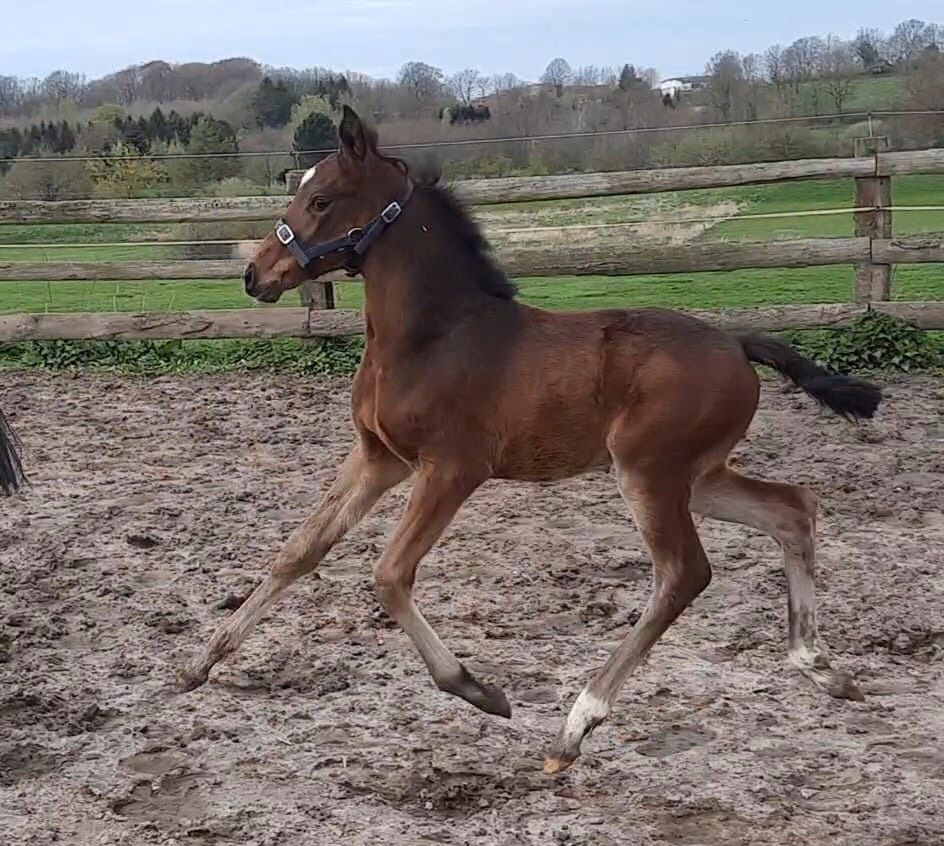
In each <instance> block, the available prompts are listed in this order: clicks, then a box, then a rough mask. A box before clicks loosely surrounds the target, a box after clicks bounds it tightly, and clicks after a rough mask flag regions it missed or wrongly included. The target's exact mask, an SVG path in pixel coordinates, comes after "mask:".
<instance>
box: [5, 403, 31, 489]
mask: <svg viewBox="0 0 944 846" xmlns="http://www.w3.org/2000/svg"><path fill="white" fill-rule="evenodd" d="M25 481H26V476H25V475H24V474H23V465H22V464H21V463H20V442H19V440H18V439H17V437H16V435H15V434H14V432H13V430H12V429H11V428H10V424H9V423H7V421H6V418H5V417H4V416H3V412H2V411H0V493H2V494H11V493H13V492H14V491H16V490H17V489H19V487H20V485H22V484H23V482H25Z"/></svg>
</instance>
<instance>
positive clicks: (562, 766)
mask: <svg viewBox="0 0 944 846" xmlns="http://www.w3.org/2000/svg"><path fill="white" fill-rule="evenodd" d="M575 760H577V759H576V758H570V759H568V758H545V759H544V774H545V775H557V774H558V773H562V772H564V770H566V769H567V768H568V767H569V766H570V765H571V764H572V763H573V762H574V761H575Z"/></svg>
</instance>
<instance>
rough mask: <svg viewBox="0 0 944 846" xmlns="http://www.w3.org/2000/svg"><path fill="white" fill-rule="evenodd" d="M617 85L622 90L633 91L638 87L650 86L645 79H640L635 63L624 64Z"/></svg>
mask: <svg viewBox="0 0 944 846" xmlns="http://www.w3.org/2000/svg"><path fill="white" fill-rule="evenodd" d="M617 85H618V86H619V89H620V91H632V90H633V89H636V88H642V87H648V86H646V83H645V81H643V80H642V79H640V77H639V74H637V73H636V68H635V66H634V65H623V69H622V70H621V71H620V75H619V82H618V83H617Z"/></svg>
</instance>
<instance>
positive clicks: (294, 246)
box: [275, 179, 413, 276]
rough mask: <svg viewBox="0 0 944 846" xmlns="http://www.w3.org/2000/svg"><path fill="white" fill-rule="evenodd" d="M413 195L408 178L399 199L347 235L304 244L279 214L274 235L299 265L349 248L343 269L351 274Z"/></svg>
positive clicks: (354, 272) (303, 265)
mask: <svg viewBox="0 0 944 846" xmlns="http://www.w3.org/2000/svg"><path fill="white" fill-rule="evenodd" d="M412 196H413V180H412V179H407V182H406V191H404V193H403V196H402V197H401V198H400V199H399V200H394V201H393V202H392V203H390V204H389V205H388V206H387V207H386V208H385V209H384V210H383V211H382V212H381V213H380V214H379V215H377V217H375V218H373V220H370V221H368V222H367V223H365V224H364V225H363V226H357V227H355V228H354V229H351V230H350V231H349V232H348V233H347V235H343V236H342V237H340V238H334V239H332V240H331V241H322V242H321V243H319V244H309V245H308V246H306V245H304V244H302V243H301V242H300V241H299V240H298V238H297V237H296V236H295V231H294V230H293V229H292V227H291V226H289V225H288V224H287V223H286V222H285V221H284V220H282V219H281V218H279V220H278V222H277V223H276V224H275V237H276V238H277V239H278V241H279V243H280V244H282V246H283V247H285V248H286V249H287V250H288V251H289V252H290V253H291V254H292V255H293V256H294V258H295V261H297V262H298V264H299V266H300V267H307V266H308V265H309V264H311V262H313V261H315V260H316V259H320V258H324V257H325V256H330V255H333V254H334V253H343V252H348V253H349V255H348V260H347V261H346V262H345V263H344V269H345V270H346V271H347V273H348V275H349V276H355V275H356V274H357V273H358V272H359V271H360V266H361V262H362V261H363V259H364V256H365V255H366V254H367V251H368V250H369V249H370V247H371V245H372V244H373V243H374V242H375V241H376V240H377V239H378V238H379V237H380V236H381V235H382V234H383V233H384V231H386V229H387V227H389V226H390V224H391V223H393V222H394V221H395V220H396V219H397V218H398V217H399V216H400V215H401V214H402V212H403V207H404V206H405V205H406V204H407V202H408V201H409V199H410V197H412Z"/></svg>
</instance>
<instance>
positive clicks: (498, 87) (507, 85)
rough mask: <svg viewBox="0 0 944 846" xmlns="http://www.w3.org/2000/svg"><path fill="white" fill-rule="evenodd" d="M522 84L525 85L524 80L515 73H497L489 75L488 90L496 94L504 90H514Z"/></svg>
mask: <svg viewBox="0 0 944 846" xmlns="http://www.w3.org/2000/svg"><path fill="white" fill-rule="evenodd" d="M522 85H524V82H522V80H520V79H519V78H518V77H517V76H515V75H514V74H513V73H499V74H495V76H492V77H489V80H488V90H490V91H493V92H495V93H496V94H498V93H500V92H502V91H512V90H514V89H515V88H520V87H521V86H522Z"/></svg>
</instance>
